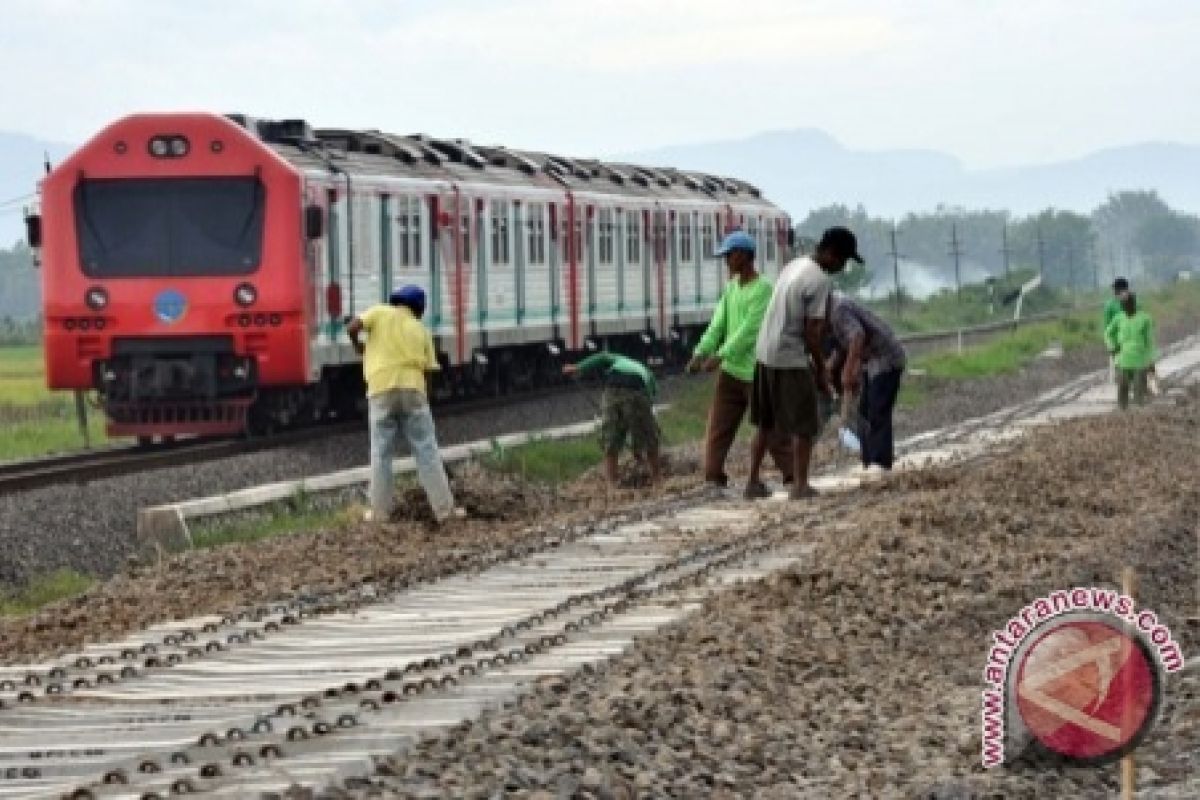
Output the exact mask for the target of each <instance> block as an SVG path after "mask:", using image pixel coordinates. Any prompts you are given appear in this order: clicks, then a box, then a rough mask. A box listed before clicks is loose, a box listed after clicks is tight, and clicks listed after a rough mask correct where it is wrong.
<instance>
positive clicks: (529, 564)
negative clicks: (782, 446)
mask: <svg viewBox="0 0 1200 800" xmlns="http://www.w3.org/2000/svg"><path fill="white" fill-rule="evenodd" d="M1183 345H1187V346H1189V347H1196V345H1197V343H1196V341H1195V340H1192V341H1190V342H1185V343H1181V346H1180V347H1182V346H1183ZM1178 349H1180V348H1172V350H1173V351H1177V350H1178ZM1194 371H1195V364H1193V365H1192V366H1190V367H1187V368H1185V369H1184V370H1183V371H1182V372H1181V374H1180V375H1176V376H1174V379H1176V380H1178V379H1179V378H1180V377H1181V376H1182V375H1183V374H1191V373H1194ZM1103 380H1104V375H1103V374H1102V373H1092V374H1090V375H1087V376H1084V377H1082V378H1080V379H1077V380H1075V381H1072V382H1071V383H1068V384H1066V385H1064V386H1062V387H1060V388H1058V389H1056V390H1054V391H1051V392H1047V393H1045V394H1043V395H1042V396H1040V397H1039V398H1038V399H1036V400H1034V401H1030V402H1027V403H1022V404H1019V405H1017V406H1014V407H1013V408H1011V409H1007V410H1005V411H1004V412H1002V413H998V414H995V415H990V416H989V417H988V418H985V419H984V420H982V421H973V422H970V423H964V424H962V425H958V426H951V427H949V428H945V429H943V430H941V431H939V432H937V433H935V434H934V435H932V436H929V437H925V438H920V439H915V440H909V442H908V444H907V446H906V449H907V450H909V451H913V450H914V449H915V448H917V447H920V448H926V447H932V448H937V447H941V446H945V445H948V444H954V443H957V442H961V441H963V440H964V439H965V438H966V437H968V436H969V435H971V434H972V433H978V432H980V431H981V430H982V429H984V428H988V427H992V428H998V429H1005V428H1007V427H1008V426H1010V425H1012V424H1014V423H1016V424H1019V423H1020V421H1021V420H1022V419H1025V418H1030V417H1032V416H1034V415H1036V414H1039V413H1043V412H1047V411H1051V410H1053V409H1054V408H1055V407H1057V406H1060V405H1062V404H1065V403H1070V402H1072V401H1073V400H1076V399H1077V398H1079V397H1080V395H1081V394H1082V393H1083V392H1085V391H1086V390H1087V389H1089V388H1092V387H1094V386H1096V385H1097V384H1099V383H1101V382H1102V381H1103ZM848 502H854V500H853V498H850V497H848V498H846V499H844V500H839V499H836V498H833V499H831V500H827V501H826V502H825V504H824V505H823V506H822V508H820V509H815V508H812V509H801V510H799V511H797V510H795V509H791V508H790V509H789V514H790V515H791V516H792V517H795V516H796V515H797V514H798V515H799V517H801V518H803V521H804V523H805V524H806V525H809V526H814V525H827V524H830V523H829V522H828V520H829V519H836V517H837V515H836V513H834V514H830V513H829V512H830V511H831V510H836V507H837V506H838V504H840V503H848ZM779 520H780V518H778V517H777V516H772V514H771V511H770V510H769V509H768V510H767V511H765V512H764V514H763V515H762V516H761V517H760V518H759V519H758V520H757V521H752V520H750V519H749V517H748V515H746V514H745V513H744V512H742V511H737V510H730V509H723V508H722V507H721V504H720V502H715V503H714V502H712V501H711V500H709V501H707V502H706V500H705V497H704V496H703V495H702V494H701V493H692V494H687V495H682V496H677V497H675V498H672V499H671V500H668V501H666V502H663V501H658V502H657V503H656V504H653V505H645V506H642V507H638V508H632V509H627V510H625V511H623V512H621V513H619V514H615V515H613V516H610V517H607V518H602V519H596V520H591V521H587V522H582V523H577V524H574V525H570V526H557V527H555V526H546V527H544V528H539V529H538V530H537V531H536V532H537V533H538V536H537V537H536V538H534V539H531V540H527V541H526V542H524V543H522V544H518V545H514V546H511V547H507V548H504V549H502V550H498V551H495V552H491V553H476V554H468V553H453V554H448V555H447V556H446V557H445V558H440V559H438V560H436V561H430V562H428V563H427V564H425V565H424V566H422V567H419V568H417V569H416V570H414V571H413V572H410V573H407V574H405V575H404V576H400V577H394V578H390V579H386V580H384V579H380V580H376V581H370V582H363V583H360V584H357V585H355V586H352V587H350V588H345V589H341V590H336V591H333V590H331V591H326V592H320V593H313V594H311V595H308V596H304V597H300V598H297V599H294V600H290V601H286V602H279V603H267V604H258V605H254V606H250V607H245V608H240V609H234V610H232V611H230V612H229V613H227V614H225V615H223V616H212V617H206V618H198V619H194V620H189V621H186V622H179V623H169V624H167V625H162V626H156V627H154V628H152V629H147V630H145V631H142V632H140V633H137V634H134V635H132V636H130V637H127V638H126V639H125V640H122V641H120V642H117V643H112V644H105V645H95V646H91V647H88V648H86V649H85V650H83V651H81V652H79V653H76V654H74V655H71V656H66V657H62V658H59V659H56V660H54V661H52V662H49V663H46V664H42V665H40V666H37V667H23V668H19V667H7V668H0V797H5V796H12V797H16V796H44V795H58V796H64V795H65V796H70V797H77V798H109V797H134V798H143V799H144V800H149V799H150V798H165V797H168V796H176V795H181V794H199V793H204V794H210V795H211V796H228V797H233V796H247V795H250V794H259V793H279V792H282V791H283V790H285V789H286V788H287V787H289V786H293V785H303V786H305V787H308V788H312V789H319V788H321V787H330V786H340V787H343V788H353V787H356V786H361V785H362V783H363V781H364V780H366V779H367V777H368V776H369V774H370V773H371V771H372V769H373V767H374V764H375V759H377V758H379V757H380V756H383V755H386V754H388V753H391V752H394V751H395V750H397V749H399V748H402V747H404V746H405V745H406V744H408V743H411V742H412V741H414V739H415V738H416V737H417V736H418V735H419V733H420V732H421V731H426V730H429V729H430V728H436V727H439V726H444V725H448V724H453V723H454V722H456V721H458V720H460V719H466V718H470V717H473V716H475V715H477V714H478V713H479V712H480V711H481V710H482V709H484V708H487V707H493V706H495V705H496V704H499V703H502V702H504V701H505V700H508V699H511V698H512V697H514V696H515V695H516V694H517V693H518V692H520V691H522V690H523V687H527V686H528V685H529V684H530V683H531V682H532V681H535V680H537V679H538V678H539V677H542V676H548V675H556V674H560V673H562V672H566V671H570V670H573V669H575V668H578V667H579V666H580V665H582V664H586V663H592V662H595V661H599V660H603V659H605V658H607V657H609V656H610V655H612V654H614V653H617V652H620V651H621V650H622V649H624V647H626V646H628V644H629V642H630V641H631V640H632V638H633V637H634V636H637V635H642V634H645V633H649V632H652V631H654V630H657V629H658V628H659V627H661V626H662V625H663V624H666V623H667V622H670V621H671V620H673V619H677V618H679V617H680V616H682V615H683V614H684V613H686V611H687V610H689V609H691V608H695V607H696V605H697V604H698V603H700V602H701V601H702V600H703V598H704V597H705V596H706V595H707V594H709V593H711V592H714V591H716V590H717V589H718V588H719V586H720V585H722V584H723V583H725V582H728V581H731V580H736V579H739V578H743V579H744V578H753V577H757V576H760V575H762V574H765V573H766V572H769V571H772V570H774V569H777V568H779V567H781V566H783V565H786V564H789V563H796V562H797V561H800V562H802V561H803V559H804V558H805V556H806V555H807V552H808V551H807V550H806V547H805V544H804V542H803V541H802V540H801V539H803V538H807V537H801V539H798V538H797V537H795V536H794V535H793V534H790V533H788V532H787V530H786V527H785V526H782V525H780V524H779Z"/></svg>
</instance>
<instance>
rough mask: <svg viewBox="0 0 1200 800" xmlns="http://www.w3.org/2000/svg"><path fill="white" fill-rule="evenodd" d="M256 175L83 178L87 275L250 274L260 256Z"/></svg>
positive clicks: (81, 235) (80, 225) (81, 223)
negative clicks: (232, 176) (230, 176)
mask: <svg viewBox="0 0 1200 800" xmlns="http://www.w3.org/2000/svg"><path fill="white" fill-rule="evenodd" d="M265 209H266V190H265V189H264V188H263V184H262V182H261V181H260V180H258V178H253V177H235V178H122V179H84V180H82V181H80V182H79V184H78V185H77V186H76V187H75V231H76V236H77V239H78V241H79V261H80V266H81V267H82V269H83V272H84V274H85V275H88V276H90V277H97V278H117V277H147V276H186V275H247V274H249V273H251V272H254V271H255V270H256V269H258V266H259V262H260V261H261V259H262V241H263V222H264V218H265V213H264V212H265Z"/></svg>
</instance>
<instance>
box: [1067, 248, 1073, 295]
mask: <svg viewBox="0 0 1200 800" xmlns="http://www.w3.org/2000/svg"><path fill="white" fill-rule="evenodd" d="M1067 283H1068V285H1069V287H1070V288H1069V289H1068V291H1069V292H1070V293H1071V305H1075V248H1074V246H1072V245H1070V244H1068V245H1067Z"/></svg>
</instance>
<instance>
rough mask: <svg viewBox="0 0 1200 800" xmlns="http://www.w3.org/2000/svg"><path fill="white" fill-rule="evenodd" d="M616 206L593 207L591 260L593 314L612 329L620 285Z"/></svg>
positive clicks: (616, 314) (613, 328)
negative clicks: (593, 227)
mask: <svg viewBox="0 0 1200 800" xmlns="http://www.w3.org/2000/svg"><path fill="white" fill-rule="evenodd" d="M617 213H618V212H617V210H616V209H615V208H613V207H611V206H599V207H598V208H597V209H596V227H595V233H594V236H593V254H592V261H593V263H594V264H595V266H594V269H593V275H592V291H593V296H592V305H593V311H592V318H593V319H594V320H598V321H599V322H600V323H601V324H602V325H603V326H604V329H605V330H606V331H612V330H615V329H616V328H617V327H618V326H617V325H616V324H615V323H616V322H617V321H618V319H619V315H620V309H619V305H620V298H619V295H620V289H619V285H620V282H619V275H618V269H617V253H616V249H617V248H616V243H617V231H616V228H617V224H616V217H617Z"/></svg>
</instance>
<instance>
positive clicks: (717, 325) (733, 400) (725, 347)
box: [687, 231, 792, 486]
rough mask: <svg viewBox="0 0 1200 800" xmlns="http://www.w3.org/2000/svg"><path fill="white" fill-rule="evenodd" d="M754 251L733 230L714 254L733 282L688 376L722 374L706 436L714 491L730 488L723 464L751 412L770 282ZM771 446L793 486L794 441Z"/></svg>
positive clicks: (776, 440)
mask: <svg viewBox="0 0 1200 800" xmlns="http://www.w3.org/2000/svg"><path fill="white" fill-rule="evenodd" d="M755 249H756V247H755V242H754V239H753V238H752V237H751V236H750V235H749V234H747V233H745V232H743V231H734V232H733V233H731V234H729V235H728V236H726V237H725V240H724V241H722V242H721V247H720V248H719V249H718V250H717V252H716V255H717V256H718V257H721V256H723V257H724V258H725V265H726V266H727V267H728V268H729V276H730V280H729V283H727V284H725V290H724V291H723V292H722V293H721V299H720V300H719V301H718V302H717V308H716V310H715V311H713V317H712V321H710V322H709V323H708V328H707V329H706V330H705V331H704V335H703V336H702V337H701V339H700V343H699V344H698V345H696V349H695V351H694V354H693V356H692V360H691V361H690V362H689V363H688V367H687V369H688V372H699V371H704V372H716V371H717V370H718V369H719V370H720V371H719V372H718V373H717V383H716V387H715V389H714V391H713V399H712V405H711V406H710V407H709V410H708V429H707V431H706V432H705V436H704V480H705V482H707V483H709V484H712V485H716V486H726V485H727V484H728V483H729V476H728V475H726V474H725V459H726V458H727V457H728V456H729V448H730V447H732V446H733V440H734V438H735V437H736V436H737V431H738V427H739V426H741V424H742V418H743V417H745V415H746V411H747V410H748V409H749V408H750V390H751V388H752V387H753V383H754V347H755V344H756V343H757V341H758V329H759V328H760V327H761V326H762V321H763V315H764V314H766V312H767V305H768V304H770V302H771V293H772V286H771V282H770V281H768V280H767V279H766V278H764V277H762V276H761V275H759V274H758V271H757V270H756V269H755V267H754V254H755ZM767 447H768V450H769V451H770V453H771V458H772V460H774V462H775V466H777V467H778V468H779V471H780V472H782V473H783V477H784V482H785V483H788V482H790V481H791V476H792V446H791V440H790V439H789V438H788V437H786V436H776V435H772V436H771V437H770V440H769V441H768V442H767Z"/></svg>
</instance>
